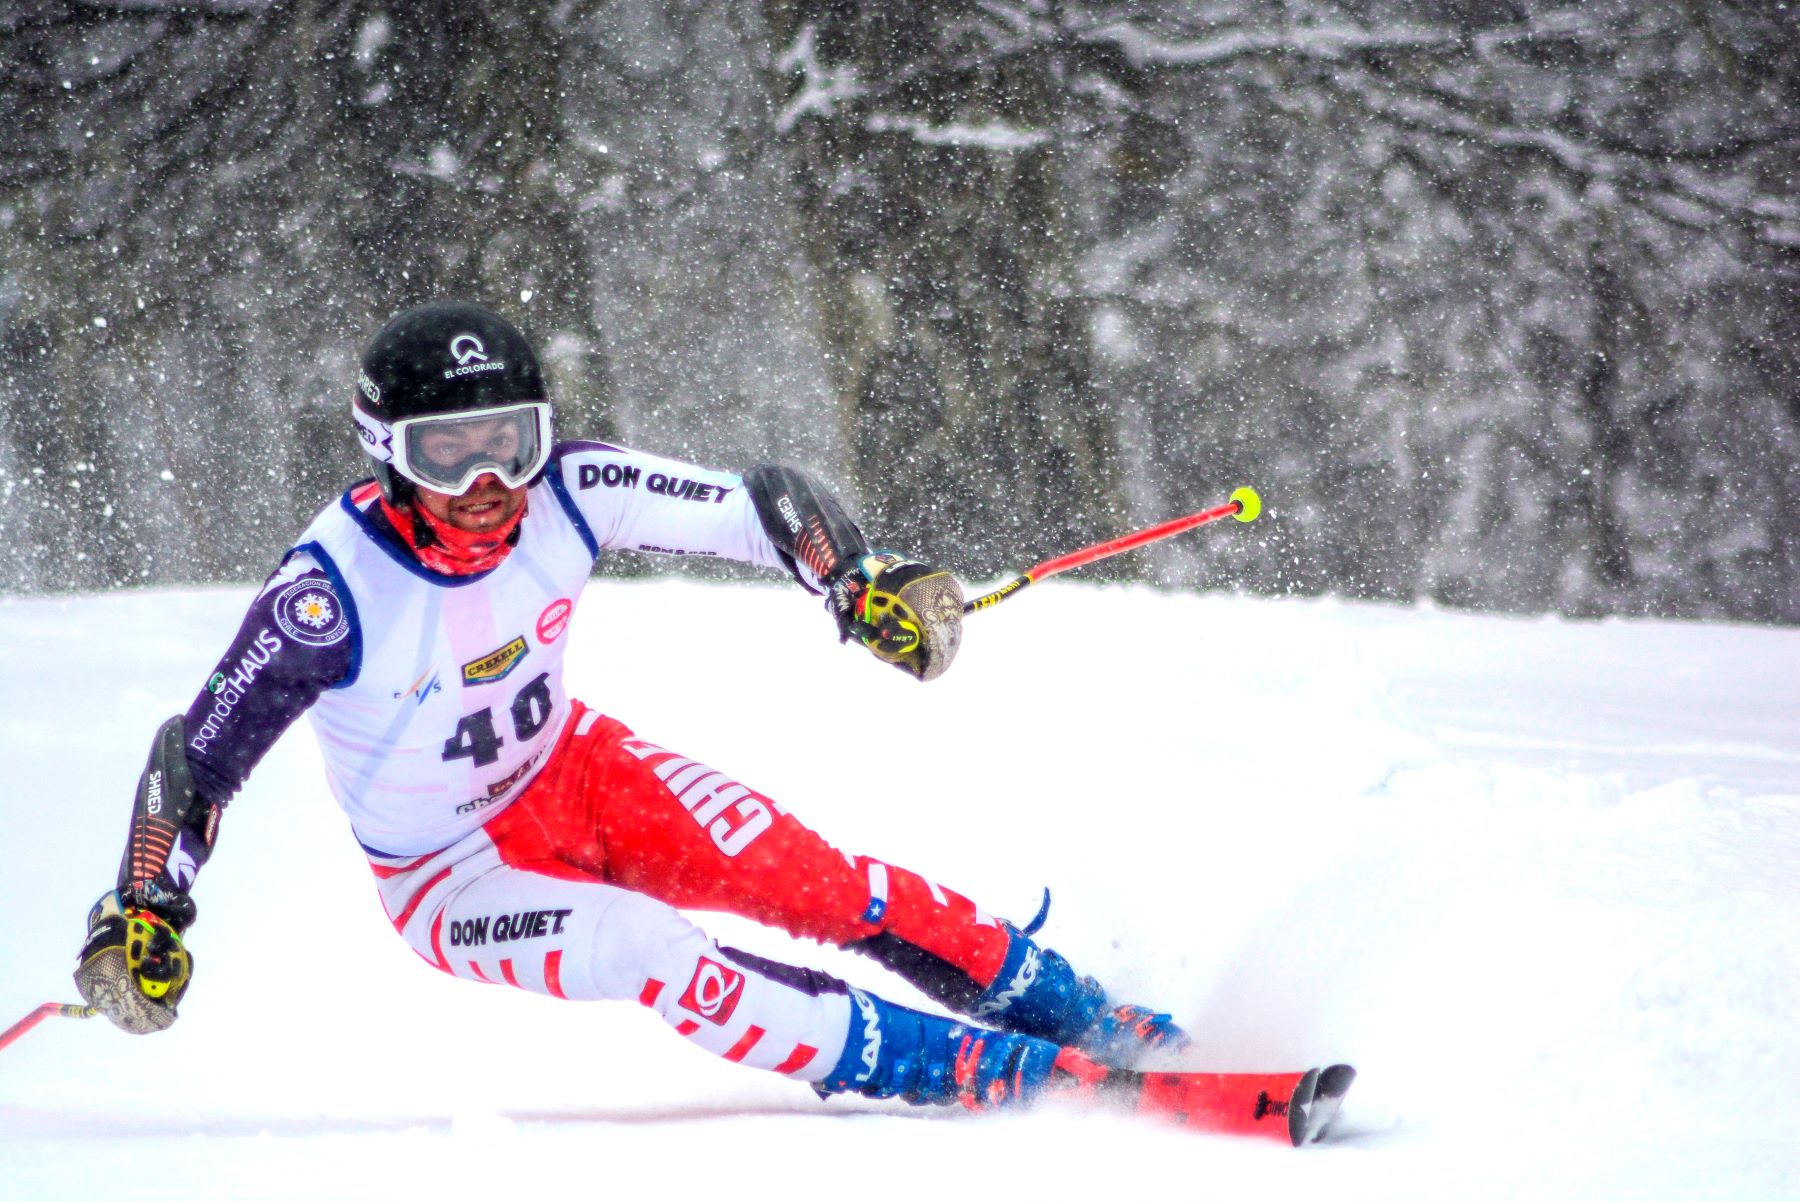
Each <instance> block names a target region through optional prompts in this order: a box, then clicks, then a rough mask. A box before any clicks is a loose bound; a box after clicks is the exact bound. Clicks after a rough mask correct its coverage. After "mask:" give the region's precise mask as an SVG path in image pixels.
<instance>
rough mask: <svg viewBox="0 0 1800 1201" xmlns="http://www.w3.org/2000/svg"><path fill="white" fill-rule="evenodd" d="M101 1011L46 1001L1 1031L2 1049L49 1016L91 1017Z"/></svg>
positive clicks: (85, 1006)
mask: <svg viewBox="0 0 1800 1201" xmlns="http://www.w3.org/2000/svg"><path fill="white" fill-rule="evenodd" d="M99 1012H100V1011H99V1010H98V1009H95V1008H94V1007H92V1006H91V1005H64V1004H61V1003H60V1002H57V1001H46V1002H45V1003H44V1004H42V1005H39V1006H38V1007H37V1008H36V1009H34V1010H32V1011H31V1012H30V1013H28V1014H26V1015H25V1016H24V1017H22V1018H20V1019H19V1020H18V1021H16V1022H14V1023H13V1024H12V1025H10V1026H8V1027H7V1028H6V1030H5V1031H4V1032H0V1050H5V1049H6V1048H7V1047H10V1046H12V1045H13V1043H15V1042H17V1041H18V1040H19V1039H20V1038H22V1037H24V1035H25V1032H26V1031H28V1030H30V1029H31V1028H32V1027H33V1026H35V1025H37V1024H38V1023H39V1022H41V1021H43V1020H44V1019H45V1018H47V1017H59V1018H91V1017H93V1016H94V1015H95V1014H96V1013H99Z"/></svg>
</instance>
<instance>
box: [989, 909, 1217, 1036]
mask: <svg viewBox="0 0 1800 1201" xmlns="http://www.w3.org/2000/svg"><path fill="white" fill-rule="evenodd" d="M1006 933H1007V936H1008V938H1009V939H1010V940H1011V941H1010V942H1009V944H1008V946H1007V949H1006V960H1005V962H1003V963H1002V964H1001V965H1000V974H999V975H998V976H996V977H994V982H993V984H991V985H989V986H988V988H987V990H986V991H985V992H983V993H982V994H981V996H980V997H978V998H977V999H976V1001H975V1005H974V1007H973V1008H972V1009H970V1011H969V1012H970V1015H971V1016H972V1017H974V1018H976V1019H977V1020H979V1021H983V1022H992V1023H994V1024H995V1025H998V1026H1001V1027H1003V1028H1005V1029H1007V1030H1012V1031H1017V1032H1018V1033H1021V1034H1029V1035H1033V1036H1035V1037H1037V1038H1043V1039H1048V1040H1049V1041H1051V1042H1053V1043H1056V1044H1058V1045H1060V1046H1065V1047H1074V1048H1076V1049H1077V1050H1079V1051H1082V1052H1084V1053H1086V1054H1087V1055H1088V1056H1090V1057H1092V1058H1093V1059H1094V1060H1095V1061H1097V1062H1099V1063H1102V1064H1105V1065H1106V1066H1108V1067H1122V1068H1129V1067H1136V1066H1138V1065H1139V1064H1140V1063H1141V1062H1142V1061H1143V1060H1144V1058H1145V1057H1146V1056H1147V1055H1149V1054H1150V1053H1152V1052H1178V1051H1183V1050H1185V1049H1186V1048H1187V1046H1188V1037H1187V1035H1186V1034H1184V1033H1183V1032H1182V1030H1181V1027H1179V1026H1177V1025H1176V1024H1175V1019H1174V1018H1172V1017H1171V1016H1169V1015H1168V1014H1166V1013H1158V1012H1156V1011H1155V1010H1152V1009H1147V1008H1145V1007H1144V1006H1142V1005H1120V1004H1117V1003H1115V1002H1114V1001H1112V1000H1111V999H1110V998H1109V997H1108V996H1107V995H1106V990H1105V989H1104V988H1102V987H1101V986H1100V982H1099V981H1098V980H1096V979H1094V978H1093V977H1092V976H1077V975H1076V974H1075V969H1074V968H1072V967H1070V966H1069V961H1068V960H1066V959H1064V958H1063V957H1062V956H1061V955H1058V954H1057V953H1056V952H1055V951H1050V950H1045V949H1044V948H1043V947H1040V946H1038V945H1037V944H1036V943H1035V942H1033V941H1032V940H1031V937H1030V935H1028V934H1023V933H1021V932H1020V931H1018V930H1017V929H1014V928H1013V927H1012V926H1011V925H1008V926H1007V927H1006Z"/></svg>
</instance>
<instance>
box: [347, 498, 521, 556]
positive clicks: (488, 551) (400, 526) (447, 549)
mask: <svg viewBox="0 0 1800 1201" xmlns="http://www.w3.org/2000/svg"><path fill="white" fill-rule="evenodd" d="M529 507H530V502H529V501H527V502H526V503H525V504H522V505H520V506H519V511H518V512H517V513H514V514H513V515H512V519H511V520H510V521H508V522H507V523H506V524H505V525H503V526H501V527H500V528H499V529H496V530H489V531H487V532H486V533H481V534H473V533H470V532H469V531H467V530H459V529H457V528H456V527H455V526H453V525H447V524H445V523H444V522H442V521H439V520H438V519H437V518H435V517H433V516H432V515H431V514H430V513H428V512H426V511H425V510H424V509H423V508H422V507H420V506H419V505H416V504H410V505H407V506H406V507H405V508H395V507H394V506H393V505H390V504H389V503H388V501H387V497H385V496H384V497H382V498H381V511H382V512H383V513H385V514H386V515H387V519H388V523H389V524H390V525H392V526H393V527H394V532H395V533H397V534H399V535H400V537H401V538H402V539H403V540H405V542H406V545H407V546H408V547H410V548H411V549H412V552H413V554H414V555H415V556H416V557H417V558H418V560H419V562H420V563H422V564H424V565H425V566H426V567H429V568H430V569H431V570H432V571H435V572H437V573H438V574H439V575H475V574H476V573H477V572H482V571H492V570H493V569H494V568H496V567H498V566H500V560H502V559H504V558H506V552H507V551H509V550H511V549H512V548H513V544H514V543H516V542H517V541H518V533H519V522H520V521H522V520H524V518H525V510H526V509H527V508H529Z"/></svg>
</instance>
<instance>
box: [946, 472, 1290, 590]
mask: <svg viewBox="0 0 1800 1201" xmlns="http://www.w3.org/2000/svg"><path fill="white" fill-rule="evenodd" d="M1261 512H1262V498H1261V497H1259V496H1257V494H1256V490H1255V489H1254V488H1239V489H1238V490H1237V491H1235V492H1233V493H1232V494H1231V499H1230V500H1228V501H1226V502H1225V503H1224V504H1222V505H1215V506H1214V507H1213V508H1210V509H1202V510H1200V512H1198V513H1189V514H1188V515H1187V516H1186V517H1177V518H1175V519H1174V520H1172V521H1165V522H1163V523H1162V524H1160V525H1153V526H1150V527H1149V528H1148V529H1142V530H1138V531H1137V532H1136V533H1133V534H1125V535H1122V536H1121V537H1118V538H1114V539H1112V540H1111V541H1108V542H1096V543H1094V545H1092V546H1084V547H1082V548H1081V549H1080V550H1072V551H1070V552H1069V553H1068V554H1066V555H1058V556H1057V557H1056V558H1054V559H1046V560H1044V561H1043V562H1042V563H1039V564H1038V565H1037V566H1036V567H1033V568H1032V569H1031V570H1030V571H1027V572H1026V573H1025V574H1023V575H1020V576H1017V577H1015V578H1013V579H1011V580H1008V581H1007V582H1006V583H1005V584H1002V585H1001V586H1000V587H998V588H996V589H994V590H993V591H992V592H989V593H987V594H985V595H983V596H978V597H976V598H975V599H974V600H972V601H966V602H964V604H963V612H964V613H973V612H975V611H976V610H977V609H989V608H992V607H993V606H995V605H997V604H999V603H1000V602H1001V601H1003V600H1005V599H1006V598H1007V597H1009V596H1011V595H1012V594H1013V593H1015V592H1017V591H1019V590H1020V589H1021V588H1025V587H1028V586H1030V585H1032V584H1035V583H1037V582H1038V581H1039V580H1047V579H1049V578H1050V577H1051V576H1053V575H1060V574H1061V573H1062V572H1065V571H1068V570H1070V569H1072V568H1076V567H1085V566H1086V565H1088V564H1089V563H1098V562H1099V561H1100V560H1101V559H1110V558H1112V557H1113V556H1114V555H1119V554H1123V553H1125V552H1126V551H1128V550H1136V549H1137V548H1138V547H1140V546H1147V545H1148V544H1150V543H1152V542H1160V541H1162V540H1163V539H1164V538H1170V537H1173V536H1174V535H1176V534H1180V533H1185V532H1186V531H1188V530H1191V529H1193V528H1194V527H1196V526H1202V525H1205V524H1206V523H1207V522H1209V521H1217V520H1219V518H1221V517H1235V518H1237V519H1238V520H1239V521H1255V520H1256V518H1257V515H1258V514H1259V513H1261Z"/></svg>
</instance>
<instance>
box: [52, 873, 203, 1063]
mask: <svg viewBox="0 0 1800 1201" xmlns="http://www.w3.org/2000/svg"><path fill="white" fill-rule="evenodd" d="M193 974H194V960H193V957H192V956H190V955H189V954H188V952H187V948H186V947H184V946H182V945H181V934H180V932H179V931H177V930H176V929H175V927H173V926H171V925H170V924H169V923H168V922H167V921H166V920H164V919H163V918H161V917H159V916H158V915H157V914H156V913H154V912H152V911H151V910H148V909H136V908H132V907H129V906H127V905H125V904H124V903H123V902H122V900H121V899H120V897H119V894H118V893H117V892H109V893H107V894H106V895H105V896H103V897H101V898H100V900H99V901H98V902H96V903H95V905H94V907H93V909H91V910H90V911H89V912H88V937H87V942H86V943H85V944H83V945H82V948H81V961H80V964H79V966H77V967H76V969H75V987H76V989H78V990H79V991H80V993H81V999H82V1000H84V1001H86V1002H87V1003H88V1004H89V1005H92V1006H93V1007H94V1008H95V1009H97V1010H99V1011H100V1012H101V1013H103V1014H105V1015H106V1016H107V1017H108V1018H109V1019H111V1021H112V1024H113V1025H115V1026H117V1027H118V1028H119V1029H121V1030H124V1031H127V1032H129V1033H131V1034H153V1033H155V1032H156V1031H158V1030H167V1029H168V1028H169V1027H170V1026H172V1025H174V1024H175V1006H176V1005H177V1004H178V1003H179V1002H180V1000H181V996H182V994H183V993H185V992H186V991H187V986H188V981H189V980H190V979H191V978H192V977H193Z"/></svg>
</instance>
